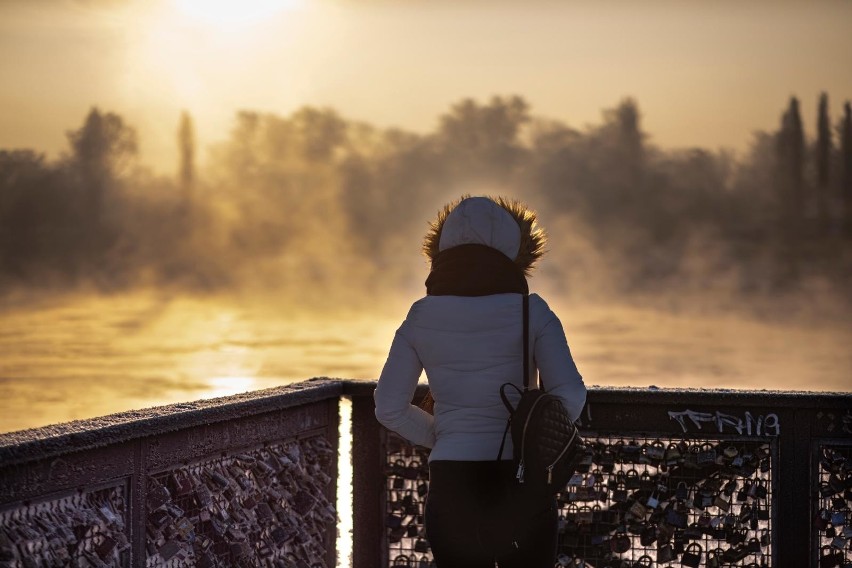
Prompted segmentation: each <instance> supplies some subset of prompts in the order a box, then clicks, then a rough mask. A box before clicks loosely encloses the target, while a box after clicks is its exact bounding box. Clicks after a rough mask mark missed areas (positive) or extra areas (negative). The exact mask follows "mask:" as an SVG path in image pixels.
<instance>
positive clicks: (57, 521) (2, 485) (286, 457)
mask: <svg viewBox="0 0 852 568" xmlns="http://www.w3.org/2000/svg"><path fill="white" fill-rule="evenodd" d="M342 388H343V384H342V383H341V382H340V381H327V380H326V381H309V382H307V383H301V384H300V385H294V386H291V387H284V388H280V389H271V390H268V391H261V392H257V393H250V394H247V395H238V396H233V397H228V398H225V399H217V400H212V401H200V402H195V403H187V404H176V405H171V406H166V407H162V408H155V409H148V410H145V411H139V412H129V413H124V414H118V415H114V416H110V417H107V418H104V419H95V420H88V421H82V422H75V423H71V424H67V425H58V426H51V427H47V428H42V429H38V430H29V431H23V432H17V433H12V434H6V435H2V436H0V566H3V567H31V566H32V567H42V566H74V567H90V566H91V567H101V566H134V567H142V566H169V567H177V566H199V567H206V566H228V567H230V566H234V567H239V566H287V567H290V566H293V567H296V566H298V567H302V566H305V567H311V568H315V567H326V566H334V565H335V561H336V555H335V540H336V525H337V522H336V513H335V511H334V508H333V506H332V503H334V497H335V494H336V480H337V447H338V403H339V398H340V394H341V392H342Z"/></svg>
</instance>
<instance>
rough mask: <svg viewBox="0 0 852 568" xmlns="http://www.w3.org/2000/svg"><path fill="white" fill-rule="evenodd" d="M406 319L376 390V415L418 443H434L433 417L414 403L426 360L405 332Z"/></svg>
mask: <svg viewBox="0 0 852 568" xmlns="http://www.w3.org/2000/svg"><path fill="white" fill-rule="evenodd" d="M405 330H406V323H405V322H403V324H402V326H401V327H400V328H399V329H398V330H397V332H396V335H395V336H394V338H393V343H392V344H391V348H390V354H388V359H387V361H386V362H385V366H384V368H383V369H382V374H381V376H380V377H379V383H378V385H376V390H375V392H374V393H373V398H374V400H375V402H376V419H377V420H378V421H379V422H380V423H381V424H382V425H383V426H384V427H386V428H387V429H388V430H393V431H394V432H396V433H397V434H399V435H400V436H402V437H403V438H405V439H406V440H408V441H410V442H411V443H413V444H416V445H418V446H425V447H427V448H431V447H432V446H433V445H434V444H435V420H434V417H433V416H432V415H431V414H429V413H428V412H426V411H424V410H423V409H422V408H418V407H416V406H414V405H413V404H411V399H412V397H413V396H414V390H415V389H416V388H417V381H418V379H419V378H420V373H421V372H422V371H423V364H422V363H421V362H420V358H419V357H418V356H417V353H416V352H415V350H414V347H413V346H412V345H411V342H410V341H409V340H408V338H407V337H406V334H405Z"/></svg>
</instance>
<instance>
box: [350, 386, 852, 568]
mask: <svg viewBox="0 0 852 568" xmlns="http://www.w3.org/2000/svg"><path fill="white" fill-rule="evenodd" d="M372 388H373V385H370V384H359V383H349V384H347V388H346V390H345V393H346V394H347V395H349V396H351V397H352V400H353V404H352V406H353V417H354V436H353V438H354V439H353V444H354V445H353V455H354V456H357V461H356V467H355V477H354V495H355V504H354V510H355V511H356V517H355V520H356V523H355V542H354V545H355V549H354V550H355V564H354V565H355V566H356V567H358V568H361V567H364V568H366V567H367V566H371V565H375V559H376V558H380V559H381V561H380V564H379V565H380V566H388V565H403V566H418V567H424V568H425V567H426V566H430V565H431V564H432V555H431V550H430V548H429V543H428V539H427V538H426V533H425V531H424V527H423V513H424V510H423V505H424V498H425V495H426V494H427V492H428V466H427V465H426V460H427V457H428V455H427V453H426V451H425V450H424V449H422V448H417V447H412V446H411V445H410V444H408V443H407V442H405V441H404V440H401V439H399V438H398V437H396V436H395V435H393V434H391V433H388V432H387V431H385V430H384V429H382V428H381V427H379V426H378V425H376V423H375V420H374V419H373V417H372V413H373V402H372ZM423 392H424V391H423V390H422V389H421V391H420V394H421V395H422V394H423ZM580 423H581V424H580V426H581V433H582V434H583V435H584V437H585V439H586V440H587V441H588V442H589V443H590V446H591V448H590V450H589V452H588V453H587V455H586V457H585V459H584V463H583V467H582V470H581V471H580V472H579V473H578V475H576V476H575V477H574V479H572V480H571V481H570V482H569V484H568V486H567V487H566V489H565V491H563V492H562V493H561V494H560V495H559V505H560V527H559V531H560V544H559V555H560V556H559V561H560V565H562V566H594V567H602V566H612V567H628V566H629V567H631V568H632V567H633V566H669V565H671V566H681V565H684V566H749V567H752V566H757V567H762V566H793V567H802V566H820V567H823V566H845V565H847V564H848V563H850V562H852V552H850V540H851V539H850V538H849V537H851V536H852V528H850V527H852V514H851V513H850V508H852V395H850V394H819V393H792V392H768V391H757V392H747V391H729V390H663V389H613V388H593V389H591V390H590V392H589V397H588V403H587V405H586V407H585V408H584V410H583V414H582V416H581V418H580ZM584 563H585V564H584Z"/></svg>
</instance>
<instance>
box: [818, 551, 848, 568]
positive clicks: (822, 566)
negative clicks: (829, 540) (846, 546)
mask: <svg viewBox="0 0 852 568" xmlns="http://www.w3.org/2000/svg"><path fill="white" fill-rule="evenodd" d="M844 561H845V555H844V554H843V552H841V551H839V550H836V549H834V548H832V547H831V546H823V547H822V548H821V549H820V553H819V568H835V567H837V566H841V565H842V564H843V562H844Z"/></svg>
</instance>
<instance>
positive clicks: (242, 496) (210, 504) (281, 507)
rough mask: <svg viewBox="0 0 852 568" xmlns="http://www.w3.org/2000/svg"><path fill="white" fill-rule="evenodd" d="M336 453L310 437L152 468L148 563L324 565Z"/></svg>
mask: <svg viewBox="0 0 852 568" xmlns="http://www.w3.org/2000/svg"><path fill="white" fill-rule="evenodd" d="M333 453H334V452H333V449H332V447H331V445H330V444H329V443H328V441H327V440H326V439H325V438H323V437H314V438H308V439H304V440H300V441H298V442H291V443H286V444H281V445H274V446H269V447H264V448H258V449H254V450H250V451H245V452H243V453H239V454H233V455H227V456H224V457H221V458H217V459H212V460H208V461H204V462H200V463H195V464H191V465H187V466H184V467H180V468H176V469H171V470H168V471H165V472H162V473H160V474H158V475H154V476H151V478H150V480H149V485H148V496H147V505H148V520H147V533H148V541H147V544H148V559H147V566H149V567H152V566H168V567H178V566H180V567H184V566H199V567H207V566H222V567H231V566H311V567H315V566H316V567H324V566H326V563H325V550H326V539H327V534H326V533H327V530H328V528H329V527H330V526H333V525H331V524H330V523H333V522H335V520H336V514H335V511H334V508H333V506H332V504H331V503H330V502H329V500H328V498H327V496H326V490H327V489H326V488H327V486H328V484H329V483H330V482H331V477H330V476H329V475H328V474H327V472H328V471H329V470H330V469H329V468H330V464H331V462H332V461H333V459H334V456H333Z"/></svg>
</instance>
